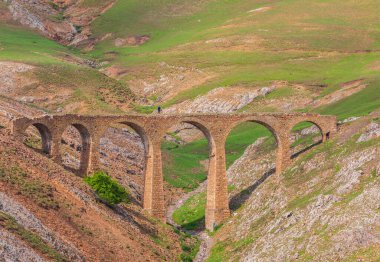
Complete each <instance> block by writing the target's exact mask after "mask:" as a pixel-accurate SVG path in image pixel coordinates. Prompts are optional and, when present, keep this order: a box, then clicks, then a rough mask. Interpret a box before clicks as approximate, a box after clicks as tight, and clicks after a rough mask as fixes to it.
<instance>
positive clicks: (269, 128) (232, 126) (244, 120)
mask: <svg viewBox="0 0 380 262" xmlns="http://www.w3.org/2000/svg"><path fill="white" fill-rule="evenodd" d="M246 122H252V123H256V124H259V125H261V126H264V127H265V128H267V129H268V130H269V131H270V132H271V133H272V135H273V137H274V138H275V139H276V142H277V143H279V142H281V141H280V140H281V139H280V137H279V135H278V131H276V128H275V127H274V126H272V124H270V123H267V122H265V121H263V120H259V119H257V118H245V119H243V120H240V121H236V122H234V123H233V124H232V125H231V126H229V128H228V132H227V133H226V137H227V136H228V135H229V134H230V133H231V131H232V130H233V129H234V128H235V127H236V126H238V125H240V124H243V123H246Z"/></svg>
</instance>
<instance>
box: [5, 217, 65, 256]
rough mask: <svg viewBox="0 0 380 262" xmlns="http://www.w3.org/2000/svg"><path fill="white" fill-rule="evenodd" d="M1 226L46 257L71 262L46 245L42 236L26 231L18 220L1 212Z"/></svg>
mask: <svg viewBox="0 0 380 262" xmlns="http://www.w3.org/2000/svg"><path fill="white" fill-rule="evenodd" d="M0 226H1V227H3V228H5V229H6V230H8V231H9V232H11V233H13V234H15V235H17V236H18V237H20V238H21V239H22V240H23V241H25V242H26V243H28V245H30V246H31V247H32V248H33V249H35V250H37V251H38V252H40V253H42V254H44V255H46V256H47V257H49V258H50V259H52V260H54V261H57V262H61V261H62V262H63V261H69V260H68V259H67V258H65V257H64V256H63V255H61V254H60V253H58V252H57V251H56V250H55V249H54V248H52V247H51V246H50V245H49V244H48V243H46V242H45V241H44V240H43V239H42V238H41V237H40V236H38V235H37V234H36V233H33V232H31V231H29V230H27V229H25V228H24V227H23V226H21V225H20V224H18V223H17V221H16V219H14V218H13V217H11V216H10V215H8V214H6V213H4V212H0Z"/></svg>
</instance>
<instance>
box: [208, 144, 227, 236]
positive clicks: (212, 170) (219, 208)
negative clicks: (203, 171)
mask: <svg viewBox="0 0 380 262" xmlns="http://www.w3.org/2000/svg"><path fill="white" fill-rule="evenodd" d="M229 216H230V209H229V203H228V188H227V172H226V156H225V140H223V141H220V142H215V149H214V150H213V151H212V152H211V155H210V162H209V171H208V178H207V204H206V218H205V219H206V229H208V230H211V231H213V230H214V228H215V226H216V225H218V224H220V223H221V222H223V221H224V220H225V219H226V218H228V217H229Z"/></svg>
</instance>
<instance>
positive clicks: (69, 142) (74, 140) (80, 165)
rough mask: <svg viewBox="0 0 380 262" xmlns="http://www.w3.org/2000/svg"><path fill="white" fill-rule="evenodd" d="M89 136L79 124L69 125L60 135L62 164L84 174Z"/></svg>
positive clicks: (85, 129)
mask: <svg viewBox="0 0 380 262" xmlns="http://www.w3.org/2000/svg"><path fill="white" fill-rule="evenodd" d="M90 144H91V136H90V133H89V131H88V130H87V128H86V127H85V126H83V125H81V124H72V125H69V126H68V127H67V128H66V129H65V130H64V132H63V133H62V136H61V144H60V148H59V150H60V154H61V159H62V165H63V166H64V167H65V168H66V169H68V170H70V171H72V172H74V173H76V174H79V175H85V174H86V172H87V169H88V165H89V150H90Z"/></svg>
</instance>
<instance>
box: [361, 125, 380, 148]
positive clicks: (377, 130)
mask: <svg viewBox="0 0 380 262" xmlns="http://www.w3.org/2000/svg"><path fill="white" fill-rule="evenodd" d="M378 137H380V124H379V123H375V122H372V123H371V124H369V125H368V126H367V128H366V129H365V131H364V133H363V134H362V135H361V136H360V137H359V139H358V140H357V141H356V142H357V143H360V142H366V141H369V140H371V139H375V138H378Z"/></svg>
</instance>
